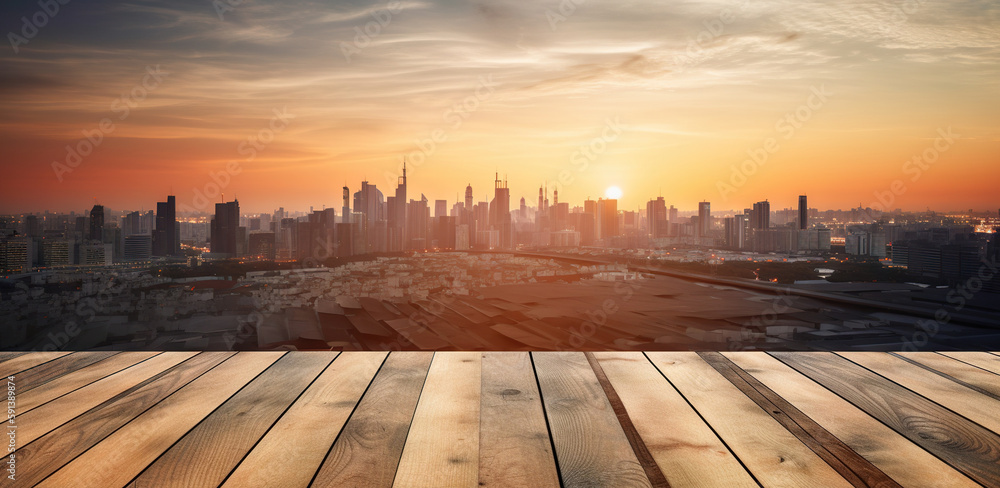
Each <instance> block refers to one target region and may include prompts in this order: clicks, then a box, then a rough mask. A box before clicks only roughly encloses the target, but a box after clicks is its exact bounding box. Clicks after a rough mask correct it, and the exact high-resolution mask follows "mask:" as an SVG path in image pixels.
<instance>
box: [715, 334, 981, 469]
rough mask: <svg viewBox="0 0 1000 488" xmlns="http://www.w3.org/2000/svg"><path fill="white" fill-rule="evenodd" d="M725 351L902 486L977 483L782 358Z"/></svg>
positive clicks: (745, 369) (745, 368) (744, 368)
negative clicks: (792, 366)
mask: <svg viewBox="0 0 1000 488" xmlns="http://www.w3.org/2000/svg"><path fill="white" fill-rule="evenodd" d="M723 355H725V356H726V357H727V358H729V359H730V360H732V361H733V362H734V363H736V364H737V365H738V366H739V367H741V368H743V370H744V371H746V372H748V373H750V374H751V375H752V376H753V377H754V378H756V379H758V380H759V381H760V382H761V383H763V384H764V385H766V386H767V387H768V388H770V389H771V390H773V391H774V392H775V393H777V394H778V395H781V397H782V398H784V399H786V400H788V401H789V402H790V403H792V404H793V405H795V407H796V408H798V409H800V410H801V411H802V413H804V414H806V415H808V416H809V418H811V419H813V420H814V421H816V422H817V423H819V424H820V425H822V426H823V427H824V428H826V429H827V430H829V431H830V433H832V434H833V435H835V436H837V438H838V439H840V440H842V441H844V443H845V444H847V445H848V446H850V447H851V448H852V449H854V450H855V451H856V452H857V453H858V454H860V455H862V456H864V457H865V459H868V460H869V461H871V462H872V464H874V465H875V466H877V467H878V468H879V469H881V470H882V471H883V472H885V473H886V474H888V475H889V476H890V477H892V478H893V479H894V480H896V481H897V482H899V483H900V484H902V485H903V486H914V487H935V486H949V487H968V488H972V487H975V486H978V483H976V482H974V481H972V480H971V479H969V478H968V477H967V476H965V475H964V474H962V473H960V472H958V471H956V470H955V469H954V468H952V467H951V466H948V465H947V464H945V463H944V462H943V461H941V460H940V459H938V458H937V457H935V456H934V455H933V454H931V453H929V452H927V451H926V450H924V449H922V448H921V447H920V446H918V445H916V444H914V443H912V442H910V441H909V440H907V439H906V438H904V437H903V436H901V435H899V434H898V433H896V432H895V431H893V430H892V429H890V428H889V427H886V426H885V425H884V424H882V423H881V422H879V421H878V420H876V419H875V418H873V417H871V416H870V415H868V414H867V413H865V412H863V411H862V410H860V409H859V408H857V407H855V406H854V405H852V404H851V403H850V402H848V401H846V400H844V399H843V398H840V397H839V396H837V395H836V394H835V393H833V392H831V391H830V390H827V389H826V388H824V387H823V386H821V385H819V384H818V383H816V382H814V381H812V380H811V379H809V378H807V377H805V376H803V375H802V374H800V373H799V372H797V371H795V370H794V369H792V368H790V367H788V366H787V365H785V364H784V363H782V362H781V361H778V360H777V359H775V358H773V357H771V356H768V355H767V354H764V353H760V352H726V353H723Z"/></svg>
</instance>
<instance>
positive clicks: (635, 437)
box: [583, 352, 670, 488]
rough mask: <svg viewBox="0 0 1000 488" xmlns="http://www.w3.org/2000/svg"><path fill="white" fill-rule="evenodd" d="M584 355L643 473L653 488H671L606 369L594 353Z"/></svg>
mask: <svg viewBox="0 0 1000 488" xmlns="http://www.w3.org/2000/svg"><path fill="white" fill-rule="evenodd" d="M583 355H584V357H586V358H587V362H588V363H589V364H590V369H592V370H593V371H594V376H596V377H597V382H598V383H600V384H601V389H603V390H604V396H605V397H607V399H608V403H609V404H610V405H611V410H612V411H613V412H615V417H616V418H617V419H618V425H620V426H621V428H622V432H624V433H625V438H626V439H628V443H629V446H631V447H632V452H633V453H634V454H635V458H636V459H637V460H638V461H639V464H640V465H642V471H643V472H644V473H646V479H648V480H649V484H650V485H651V486H652V487H653V488H670V483H667V478H666V477H664V476H663V472H662V471H660V467H659V466H657V464H656V460H655V459H653V455H652V454H650V453H649V448H648V447H646V442H645V441H643V440H642V437H641V436H640V435H639V432H638V431H636V429H635V424H633V423H632V417H629V415H628V410H626V409H625V404H624V403H622V399H621V397H620V396H618V391H616V390H615V387H614V385H612V384H611V380H609V379H608V375H607V374H606V373H605V372H604V368H603V367H601V363H600V362H599V361H598V360H597V357H596V356H594V353H592V352H586V353H584V354H583Z"/></svg>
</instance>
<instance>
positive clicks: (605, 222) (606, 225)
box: [597, 198, 619, 239]
mask: <svg viewBox="0 0 1000 488" xmlns="http://www.w3.org/2000/svg"><path fill="white" fill-rule="evenodd" d="M618 235H619V233H618V200H616V199H613V198H605V199H603V200H602V199H598V200H597V237H598V238H599V239H608V238H611V237H616V236H618Z"/></svg>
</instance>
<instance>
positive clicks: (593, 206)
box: [583, 198, 597, 217]
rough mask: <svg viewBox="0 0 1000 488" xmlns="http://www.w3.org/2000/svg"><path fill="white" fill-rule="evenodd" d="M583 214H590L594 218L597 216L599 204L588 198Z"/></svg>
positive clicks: (585, 201) (584, 203) (584, 202)
mask: <svg viewBox="0 0 1000 488" xmlns="http://www.w3.org/2000/svg"><path fill="white" fill-rule="evenodd" d="M583 213H588V214H590V215H593V216H595V217H596V216H597V202H595V201H593V200H591V199H590V198H587V199H586V200H584V201H583Z"/></svg>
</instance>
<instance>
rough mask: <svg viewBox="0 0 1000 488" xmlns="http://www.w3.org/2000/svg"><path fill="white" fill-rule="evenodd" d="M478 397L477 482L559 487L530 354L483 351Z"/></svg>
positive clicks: (526, 487)
mask: <svg viewBox="0 0 1000 488" xmlns="http://www.w3.org/2000/svg"><path fill="white" fill-rule="evenodd" d="M481 397H482V404H481V407H480V420H479V485H480V486H486V487H491V488H492V487H524V488H536V487H537V488H546V487H558V486H559V472H558V470H557V468H556V461H555V458H554V457H553V454H552V442H551V441H550V439H549V430H548V427H547V426H546V424H545V411H544V410H543V408H542V400H541V397H539V394H538V385H537V383H536V381H535V372H534V369H532V367H531V356H529V355H528V353H527V352H491V353H485V354H483V359H482V393H481ZM515 419H516V420H515Z"/></svg>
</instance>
